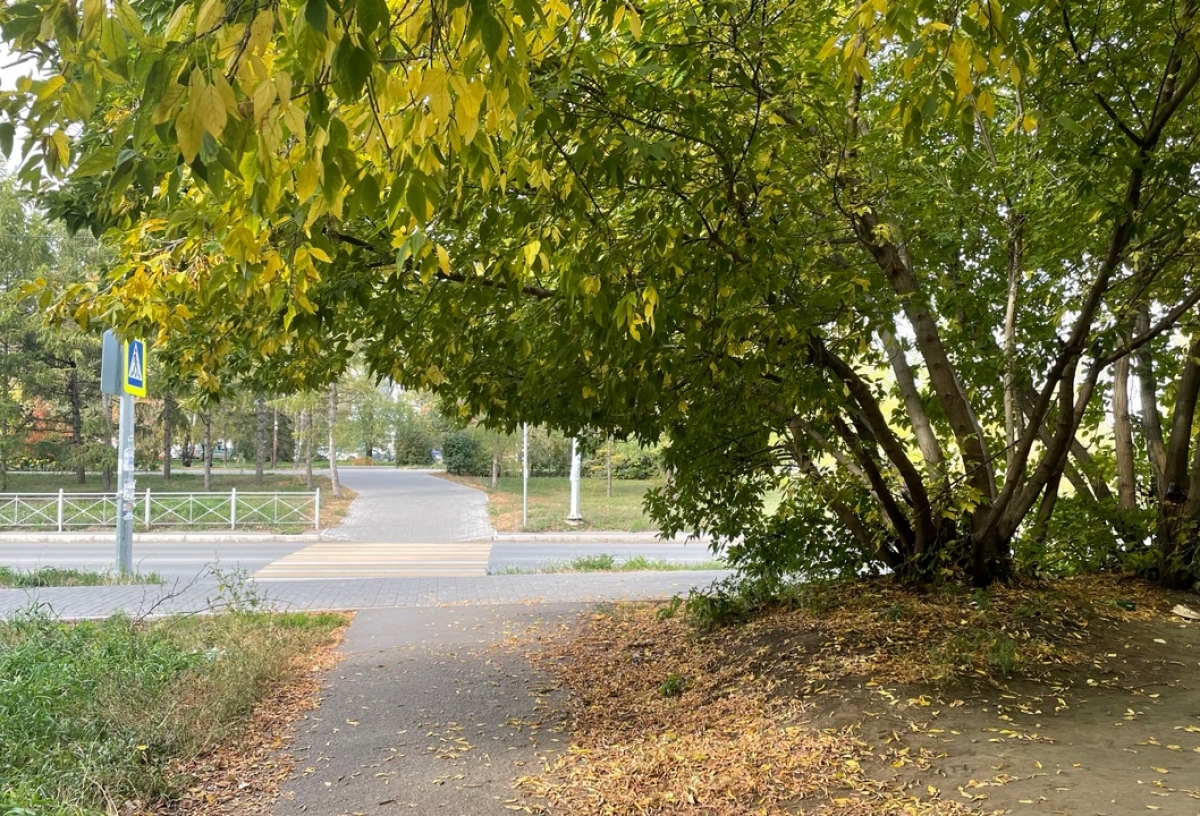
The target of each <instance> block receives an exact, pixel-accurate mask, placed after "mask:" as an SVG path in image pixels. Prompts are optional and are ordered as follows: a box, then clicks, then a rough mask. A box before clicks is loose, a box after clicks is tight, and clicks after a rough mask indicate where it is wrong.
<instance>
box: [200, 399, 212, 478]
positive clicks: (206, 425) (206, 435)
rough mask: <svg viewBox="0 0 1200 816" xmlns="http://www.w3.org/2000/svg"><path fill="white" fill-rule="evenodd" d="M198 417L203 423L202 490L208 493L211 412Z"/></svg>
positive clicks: (210, 457)
mask: <svg viewBox="0 0 1200 816" xmlns="http://www.w3.org/2000/svg"><path fill="white" fill-rule="evenodd" d="M200 419H201V421H202V422H203V423H204V492H205V493H208V492H209V491H211V490H212V460H213V441H212V414H210V413H207V412H205V413H203V414H201V415H200Z"/></svg>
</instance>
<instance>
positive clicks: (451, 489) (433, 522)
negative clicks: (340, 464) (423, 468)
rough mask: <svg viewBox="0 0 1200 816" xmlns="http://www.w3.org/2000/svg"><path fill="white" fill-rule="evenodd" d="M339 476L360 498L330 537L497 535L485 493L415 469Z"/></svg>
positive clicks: (411, 539)
mask: <svg viewBox="0 0 1200 816" xmlns="http://www.w3.org/2000/svg"><path fill="white" fill-rule="evenodd" d="M339 474H340V475H341V479H342V483H343V484H345V485H346V486H347V487H349V488H350V489H352V490H354V491H356V492H357V493H358V498H357V499H355V500H354V504H353V505H351V507H350V512H349V513H348V514H347V515H346V518H345V519H344V520H343V521H342V523H341V524H340V525H338V526H337V527H335V528H333V529H332V530H330V531H329V532H328V533H326V535H325V537H326V538H333V539H337V540H339V541H371V542H383V543H386V542H389V541H394V542H420V543H424V542H434V541H470V540H471V539H477V538H490V537H491V535H492V526H491V524H489V523H488V515H487V494H486V493H484V492H483V491H482V490H474V489H472V488H469V487H464V486H462V485H460V484H456V483H454V482H450V481H447V480H446V479H440V478H438V477H437V476H432V475H430V474H428V473H422V472H420V471H415V470H396V469H395V468H369V467H364V468H340V469H339Z"/></svg>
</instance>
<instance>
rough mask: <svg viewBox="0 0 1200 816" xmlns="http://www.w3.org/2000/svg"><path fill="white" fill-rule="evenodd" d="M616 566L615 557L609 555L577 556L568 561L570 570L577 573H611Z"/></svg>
mask: <svg viewBox="0 0 1200 816" xmlns="http://www.w3.org/2000/svg"><path fill="white" fill-rule="evenodd" d="M616 566H617V557H616V556H615V555H612V554H611V553H597V554H596V555H577V556H575V557H574V558H572V559H571V561H570V569H572V570H575V571H577V572H611V571H612V570H613V569H614V568H615V567H616Z"/></svg>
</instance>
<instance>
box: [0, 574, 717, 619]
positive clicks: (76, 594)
mask: <svg viewBox="0 0 1200 816" xmlns="http://www.w3.org/2000/svg"><path fill="white" fill-rule="evenodd" d="M725 574H726V573H723V572H628V573H576V574H565V573H564V574H530V575H487V576H481V577H473V578H359V579H350V580H308V581H257V582H254V583H251V584H247V585H245V586H242V587H240V588H239V589H238V591H235V592H226V593H224V594H223V593H222V591H221V590H220V588H219V587H217V586H216V585H215V584H214V583H212V582H207V581H206V582H203V583H194V584H190V585H187V586H178V585H164V586H115V587H51V588H41V589H5V590H0V617H10V616H12V615H14V614H17V613H19V612H20V611H21V610H24V609H29V608H31V607H42V608H44V609H45V610H46V611H48V612H51V613H53V614H54V615H57V616H59V617H63V618H101V617H105V616H107V615H110V614H112V613H114V612H124V613H126V614H129V615H131V616H133V617H154V616H160V615H169V614H177V613H196V612H204V611H208V610H215V609H220V608H222V607H223V606H226V605H227V604H229V603H231V602H234V603H242V604H243V605H244V604H246V603H248V602H250V603H262V604H264V605H266V606H270V607H271V608H274V609H308V610H314V609H372V608H397V607H418V606H452V605H458V604H480V605H483V604H486V605H494V604H512V603H562V602H599V601H619V600H637V599H651V598H669V597H671V596H672V595H677V594H686V593H687V592H688V591H689V590H690V589H692V588H693V587H697V586H705V585H707V584H709V583H711V582H712V581H713V580H714V579H716V578H719V577H721V576H723V575H725Z"/></svg>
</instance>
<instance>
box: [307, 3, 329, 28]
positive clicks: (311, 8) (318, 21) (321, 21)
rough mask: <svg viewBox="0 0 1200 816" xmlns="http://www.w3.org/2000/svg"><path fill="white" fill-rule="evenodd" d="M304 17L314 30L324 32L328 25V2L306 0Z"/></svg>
mask: <svg viewBox="0 0 1200 816" xmlns="http://www.w3.org/2000/svg"><path fill="white" fill-rule="evenodd" d="M304 19H305V20H307V21H308V24H309V25H310V26H311V27H312V28H313V29H314V30H315V31H317V32H319V33H321V34H325V33H326V32H327V29H328V27H329V4H328V3H327V2H326V0H307V1H306V2H305V4H304Z"/></svg>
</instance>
